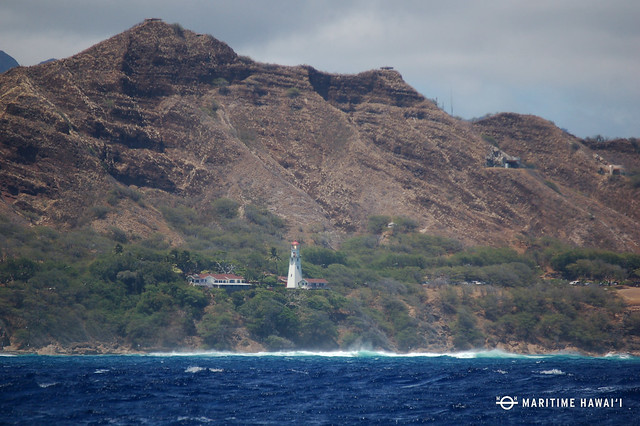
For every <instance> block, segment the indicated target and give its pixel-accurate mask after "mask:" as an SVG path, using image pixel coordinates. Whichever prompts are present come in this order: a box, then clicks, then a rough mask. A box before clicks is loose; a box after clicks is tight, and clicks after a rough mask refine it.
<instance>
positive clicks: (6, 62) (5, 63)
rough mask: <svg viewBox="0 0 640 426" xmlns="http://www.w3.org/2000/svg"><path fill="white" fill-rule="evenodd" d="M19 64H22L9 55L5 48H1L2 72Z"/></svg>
mask: <svg viewBox="0 0 640 426" xmlns="http://www.w3.org/2000/svg"><path fill="white" fill-rule="evenodd" d="M17 66H20V64H18V61H16V60H15V59H13V58H12V57H11V56H9V55H8V54H7V53H6V52H5V51H4V50H0V73H3V72H5V71H7V70H9V69H11V68H14V67H17Z"/></svg>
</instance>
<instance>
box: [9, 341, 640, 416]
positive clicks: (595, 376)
mask: <svg viewBox="0 0 640 426" xmlns="http://www.w3.org/2000/svg"><path fill="white" fill-rule="evenodd" d="M638 419H640V358H634V357H629V356H621V355H610V356H607V357H602V358H592V357H582V356H576V355H549V356H522V355H513V354H508V353H503V352H498V351H489V352H466V353H456V354H430V353H425V354H411V355H395V354H389V353H379V352H368V351H356V352H330V353H311V352H287V353H262V354H244V355H243V354H227V353H196V354H193V353H192V354H166V353H159V354H149V355H108V356H38V355H22V356H0V423H1V424H28V425H41V424H47V425H52V424H53V425H55V424H61V425H73V424H92V425H93V424H95V425H101V424H109V425H130V424H134V425H135V424H152V425H165V424H166V425H196V424H208V423H215V424H243V425H244V424H267V425H281V424H296V425H298V424H304V425H307V424H321V425H324V424H367V425H368V424H410V423H433V424H458V425H462V424H522V423H525V424H589V425H593V424H612V425H614V424H629V425H631V424H638V421H639V420H638Z"/></svg>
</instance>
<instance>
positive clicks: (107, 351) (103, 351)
mask: <svg viewBox="0 0 640 426" xmlns="http://www.w3.org/2000/svg"><path fill="white" fill-rule="evenodd" d="M510 346H511V345H510ZM518 349H520V350H517V349H516V348H514V347H513V346H511V347H505V346H504V345H499V346H498V347H494V348H473V349H465V350H455V349H453V348H431V349H429V348H419V349H417V350H414V351H409V352H393V351H388V350H382V349H371V348H354V349H336V350H332V351H319V350H312V349H290V350H285V351H268V350H266V349H262V348H260V349H259V350H252V351H237V350H234V351H217V350H210V349H202V348H190V347H185V348H174V349H169V348H156V349H147V350H135V349H131V348H126V347H120V345H116V346H115V347H111V346H109V345H99V346H94V347H91V346H88V345H87V346H84V345H83V346H81V347H75V348H73V347H62V346H59V345H48V346H45V347H42V348H37V349H29V350H25V349H16V348H11V347H6V348H4V349H3V350H0V357H2V356H30V355H40V356H104V355H122V356H129V355H141V356H148V355H158V356H163V355H167V356H190V355H193V356H197V355H221V356H222V355H224V356H260V355H294V354H303V355H304V354H308V355H326V356H341V355H344V356H353V355H354V354H355V355H357V354H359V353H363V354H369V353H377V354H380V355H382V356H398V357H419V356H427V357H439V356H453V357H457V358H473V357H476V356H478V355H480V356H489V357H491V356H495V357H498V358H499V357H505V358H508V357H546V356H576V357H587V358H608V357H618V358H627V357H629V358H640V352H637V351H631V352H625V351H609V352H589V351H584V350H580V349H578V348H571V347H567V348H564V349H548V348H543V347H541V346H537V345H527V347H526V349H525V350H521V349H523V348H518ZM531 349H533V350H531Z"/></svg>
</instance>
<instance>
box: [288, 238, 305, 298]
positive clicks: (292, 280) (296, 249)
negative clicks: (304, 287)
mask: <svg viewBox="0 0 640 426" xmlns="http://www.w3.org/2000/svg"><path fill="white" fill-rule="evenodd" d="M301 281H302V266H300V244H299V243H298V242H297V241H294V242H292V243H291V256H290V257H289V275H288V276H287V288H299V287H300V282H301Z"/></svg>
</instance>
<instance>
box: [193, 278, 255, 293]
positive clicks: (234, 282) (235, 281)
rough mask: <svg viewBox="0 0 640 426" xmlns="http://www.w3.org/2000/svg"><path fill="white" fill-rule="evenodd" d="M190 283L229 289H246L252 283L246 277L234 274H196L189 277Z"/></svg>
mask: <svg viewBox="0 0 640 426" xmlns="http://www.w3.org/2000/svg"><path fill="white" fill-rule="evenodd" d="M187 279H188V280H189V284H191V285H197V286H202V287H209V288H224V289H229V290H232V289H233V290H246V289H248V288H250V287H251V284H249V283H248V282H245V280H244V277H241V276H239V275H233V274H194V275H189V276H188V277H187Z"/></svg>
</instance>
